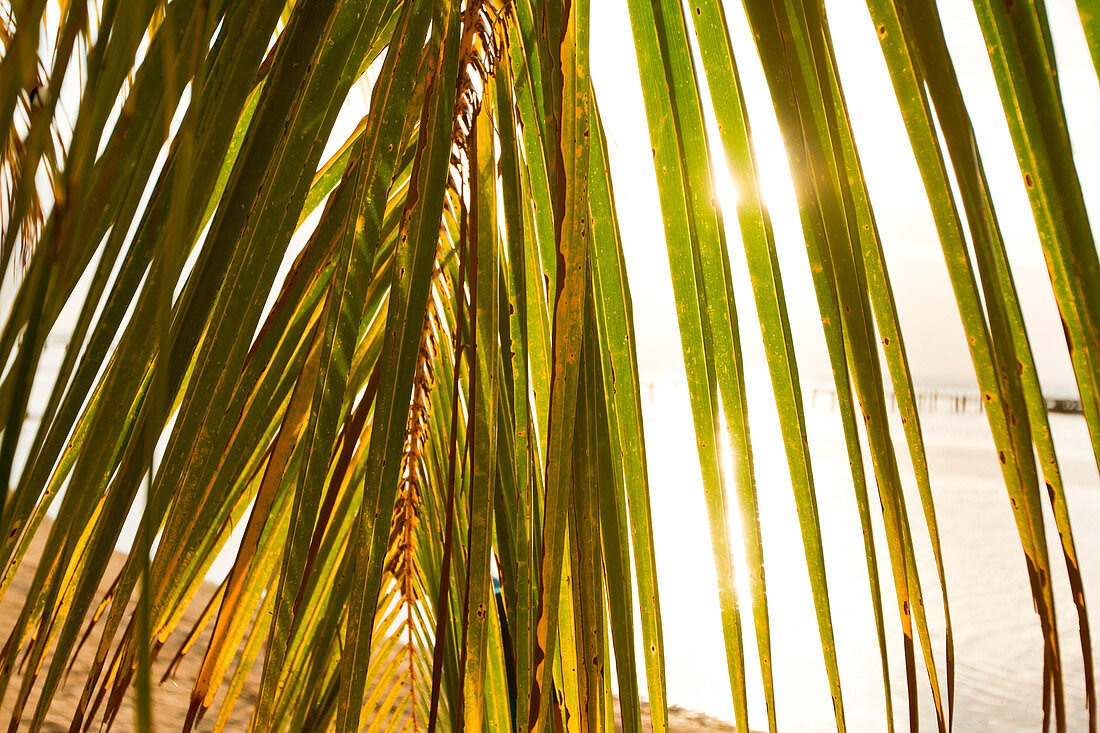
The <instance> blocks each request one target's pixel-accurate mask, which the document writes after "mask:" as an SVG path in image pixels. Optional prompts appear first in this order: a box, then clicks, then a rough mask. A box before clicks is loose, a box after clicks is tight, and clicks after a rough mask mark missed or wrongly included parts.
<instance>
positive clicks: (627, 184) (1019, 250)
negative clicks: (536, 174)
mask: <svg viewBox="0 0 1100 733" xmlns="http://www.w3.org/2000/svg"><path fill="white" fill-rule="evenodd" d="M825 5H826V9H827V12H828V17H829V22H830V25H831V29H832V32H833V36H834V39H833V40H834V47H835V48H836V52H837V56H838V65H839V67H840V72H841V78H842V83H843V85H844V93H845V96H846V98H847V101H848V105H849V109H850V112H851V118H852V124H853V126H854V128H855V134H856V139H857V145H858V146H859V150H860V155H861V159H862V163H863V166H864V170H865V174H866V177H867V180H868V184H869V187H870V189H871V196H872V200H873V204H874V206H875V214H876V217H877V221H878V225H879V228H880V230H881V235H882V238H883V246H884V248H885V250H886V255H887V259H888V264H889V267H890V273H891V277H892V281H893V288H894V294H895V297H896V299H897V302H898V307H899V309H900V313H901V319H902V328H903V332H904V336H905V338H906V340H907V348H908V353H909V358H910V362H911V367H912V369H913V373H914V378H915V379H916V381H917V386H918V389H920V388H926V389H927V388H936V387H948V388H950V387H967V388H968V387H969V386H970V385H971V384H972V383H973V376H972V371H971V365H970V356H969V352H968V350H967V348H966V343H965V340H964V337H963V332H962V328H961V326H960V325H959V317H958V311H957V309H956V306H955V304H954V300H953V297H952V295H951V290H950V285H949V281H948V278H947V271H946V268H945V266H944V264H943V255H942V252H941V250H940V246H939V242H938V239H937V237H936V233H935V228H934V225H933V222H932V217H931V213H930V210H929V208H928V203H927V199H926V198H925V195H924V188H923V185H922V183H921V180H920V176H919V173H918V171H917V168H916V164H915V162H914V161H913V158H912V154H911V152H910V150H909V141H908V138H907V136H906V133H905V130H904V127H903V124H902V120H901V115H900V112H899V111H898V109H897V106H896V104H894V103H893V102H892V100H893V96H894V95H893V89H892V86H891V83H890V78H889V74H888V71H887V68H886V64H885V62H884V60H883V58H882V55H881V52H880V50H879V46H878V41H877V38H876V36H875V32H874V28H873V26H872V24H871V20H870V16H869V15H868V13H867V9H866V6H865V4H864V3H863V2H860V1H859V0H826V2H825ZM939 5H940V11H941V13H942V17H943V24H944V26H945V28H946V29H947V42H948V45H949V47H950V51H951V55H952V58H953V60H954V62H955V65H956V71H957V73H958V75H959V79H960V84H961V86H962V88H963V93H964V96H965V98H966V100H967V103H968V107H969V110H970V114H971V117H972V119H973V124H974V127H975V130H976V133H977V137H978V143H979V147H980V149H981V153H982V156H983V160H984V163H985V166H986V173H987V177H988V178H989V181H990V186H991V188H992V193H993V197H994V201H995V204H996V207H997V211H998V215H999V216H1000V217H1001V218H1000V223H1001V228H1002V231H1003V233H1004V236H1005V239H1006V243H1007V247H1008V250H1009V256H1010V259H1011V261H1012V265H1013V271H1014V275H1015V277H1016V284H1017V288H1018V289H1019V292H1020V298H1021V301H1022V303H1023V307H1024V312H1025V318H1026V320H1027V325H1028V328H1029V335H1030V337H1031V341H1032V346H1033V349H1034V351H1035V358H1036V361H1037V363H1038V369H1039V372H1040V377H1041V379H1042V382H1043V386H1044V390H1045V391H1046V392H1048V393H1049V394H1051V395H1052V396H1054V395H1065V394H1075V393H1076V387H1075V385H1074V381H1073V374H1072V371H1071V369H1070V364H1069V359H1068V356H1067V353H1066V347H1065V341H1064V339H1063V336H1062V330H1061V328H1058V327H1057V326H1058V324H1059V321H1058V316H1057V309H1056V307H1055V304H1054V299H1053V296H1052V295H1051V288H1050V282H1049V279H1048V276H1047V272H1046V267H1045V265H1044V263H1043V259H1042V253H1041V251H1040V249H1039V242H1038V237H1037V235H1036V232H1035V226H1034V222H1033V221H1032V218H1031V210H1030V206H1029V204H1028V200H1027V196H1026V193H1025V190H1024V187H1023V183H1022V181H1021V177H1020V173H1019V168H1018V166H1017V164H1016V158H1015V155H1014V153H1013V149H1012V143H1011V139H1010V137H1009V133H1008V127H1007V125H1006V123H1005V121H1004V119H1003V116H1002V114H1001V107H1000V102H999V98H998V95H997V89H996V86H995V83H994V80H993V74H992V70H991V68H990V65H989V60H988V57H987V55H986V52H985V47H984V44H983V41H982V37H981V30H980V27H979V26H978V21H977V18H976V17H975V15H974V11H973V8H972V6H971V4H970V2H968V0H940V3H939ZM726 9H727V15H728V17H729V23H730V27H731V33H732V36H733V44H734V52H735V55H736V58H737V62H738V64H739V71H740V74H741V78H742V84H743V85H744V87H745V95H746V98H747V103H748V108H749V115H750V120H751V124H752V126H753V135H754V139H755V142H756V145H757V154H758V158H759V161H760V164H761V168H762V172H761V176H762V181H763V187H764V195H765V200H766V202H767V204H768V206H769V209H770V211H771V213H772V220H773V223H774V226H775V235H776V240H777V246H778V248H779V250H780V257H781V265H782V267H783V269H784V277H785V287H786V294H787V298H788V304H789V306H790V307H791V310H792V328H793V331H794V337H795V341H796V351H797V352H799V366H800V369H801V371H802V375H803V379H804V380H808V381H811V382H830V381H831V377H830V375H829V373H828V372H827V371H826V370H827V369H828V360H827V357H826V352H825V346H824V340H823V338H822V336H821V329H820V326H819V321H818V318H819V317H818V316H817V313H816V300H815V297H814V293H813V284H812V281H811V279H810V273H809V266H808V263H807V260H806V255H805V245H804V243H803V241H802V237H801V227H800V225H799V221H798V216H797V210H796V207H795V200H794V191H793V187H792V184H791V180H790V175H789V173H788V170H787V166H786V158H785V155H784V152H783V147H782V144H781V141H780V137H779V131H778V127H777V124H776V121H775V115H774V113H773V112H772V109H771V103H770V99H769V98H768V92H767V86H766V82H765V79H764V74H763V71H762V69H761V68H760V65H759V62H758V60H757V56H756V49H755V47H754V45H753V42H752V39H751V36H750V34H749V31H748V27H747V23H746V21H745V16H744V12H743V10H742V7H741V5H740V3H738V2H734V1H732V0H731V1H729V2H727V3H726ZM1047 9H1048V11H1049V13H1050V17H1051V23H1052V33H1053V35H1054V41H1055V47H1056V52H1057V56H1058V63H1059V73H1060V79H1061V83H1062V90H1063V98H1064V102H1065V105H1066V111H1067V116H1068V120H1069V127H1070V134H1071V138H1072V142H1073V145H1074V151H1075V153H1076V158H1077V161H1078V174H1079V176H1080V179H1081V183H1082V187H1083V188H1084V192H1085V198H1086V202H1087V205H1088V207H1089V211H1090V214H1091V222H1092V225H1093V231H1094V232H1097V231H1098V228H1097V224H1098V222H1100V166H1096V165H1085V164H1084V161H1100V135H1097V134H1096V132H1097V130H1100V85H1098V84H1097V79H1096V75H1095V72H1094V71H1093V67H1092V63H1091V60H1090V57H1089V53H1088V48H1087V46H1086V45H1085V39H1084V35H1083V33H1082V31H1081V27H1080V23H1079V21H1078V20H1077V10H1076V7H1075V6H1074V3H1073V0H1052V1H1051V2H1048V3H1047ZM591 33H592V51H591V53H592V75H593V79H594V83H595V86H596V93H597V96H598V98H599V100H600V109H601V113H602V114H603V118H604V121H605V124H606V126H607V128H608V138H609V140H610V146H611V150H610V156H611V164H612V173H613V178H614V184H615V195H616V199H617V205H618V210H619V223H620V226H621V229H622V234H623V244H624V248H625V250H626V253H627V264H628V269H629V273H630V282H631V289H632V293H633V296H634V309H635V321H636V323H637V324H638V327H639V332H638V342H639V344H640V346H639V349H640V352H639V361H640V362H641V369H642V372H643V378H645V379H658V378H664V377H673V378H675V377H678V376H680V375H682V371H683V366H682V362H681V358H680V353H679V349H678V348H669V343H670V342H673V343H678V340H679V335H678V331H677V327H676V320H675V312H674V300H673V295H672V286H671V283H670V282H669V277H668V259H667V255H666V253H665V247H664V239H663V234H662V233H663V229H662V224H661V218H660V208H659V205H658V198H657V188H656V179H655V177H654V172H653V165H652V156H651V153H650V144H649V140H648V134H647V128H646V125H645V108H644V105H643V102H642V94H641V86H640V84H639V80H638V69H637V63H636V61H635V57H634V49H633V41H632V38H631V35H630V22H629V15H628V12H627V6H626V2H625V0H601V1H600V2H594V3H592V31H591ZM723 188H725V192H724V193H723ZM731 192H732V187H731V186H729V184H728V182H726V183H725V185H723V184H721V183H720V184H719V195H720V199H722V200H723V202H724V203H725V204H726V205H727V206H731V205H732V202H733V199H732V196H731ZM727 222H730V223H731V225H732V226H731V228H730V230H729V246H730V251H731V259H732V263H731V264H732V271H733V276H734V288H735V292H736V296H737V306H738V310H739V318H740V320H741V323H742V328H741V333H742V338H743V339H744V344H743V346H744V349H745V352H746V359H747V361H748V363H749V364H750V365H752V364H757V365H759V366H760V367H763V366H764V363H765V362H764V356H763V349H762V345H761V343H760V338H759V332H758V330H757V329H756V328H755V326H754V325H753V324H754V321H755V309H754V306H753V299H752V294H751V293H752V291H751V287H750V284H749V279H748V276H747V272H746V269H745V267H744V264H743V261H744V253H743V251H742V250H741V245H740V240H739V235H738V234H737V233H736V224H735V220H734V217H732V216H730V217H727Z"/></svg>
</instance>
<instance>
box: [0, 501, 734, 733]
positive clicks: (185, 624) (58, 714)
mask: <svg viewBox="0 0 1100 733" xmlns="http://www.w3.org/2000/svg"><path fill="white" fill-rule="evenodd" d="M47 531H48V525H47V524H45V523H44V524H43V526H42V528H41V530H40V531H39V533H38V534H37V536H36V537H35V539H34V541H33V542H32V543H31V546H30V549H29V550H28V552H27V556H26V558H25V559H24V561H23V564H22V566H21V567H20V569H19V572H18V573H17V574H16V577H15V579H14V580H13V581H12V585H11V588H10V589H9V590H8V593H7V595H6V596H5V597H4V599H3V601H2V602H0V634H2V636H3V638H4V639H5V640H6V639H7V638H8V636H9V634H10V633H11V630H12V627H13V625H14V624H15V622H16V620H17V619H18V616H19V611H20V609H21V608H22V606H23V603H24V600H25V599H26V595H27V590H28V588H29V586H30V583H31V579H32V578H33V576H34V571H35V568H37V567H38V562H39V559H40V558H41V556H42V548H43V545H44V543H45V537H46V533H47ZM123 559H124V556H123V555H122V554H121V553H115V556H114V558H113V559H112V560H111V564H110V567H109V569H108V572H107V573H106V576H105V577H106V582H104V583H103V584H102V585H101V587H100V593H99V595H100V597H102V594H103V593H105V592H106V590H107V587H108V586H109V585H110V582H111V580H113V579H114V577H115V574H116V573H117V572H118V570H119V568H121V567H122V563H123ZM214 590H215V587H214V586H213V585H212V584H206V585H204V586H203V588H202V589H201V590H200V591H199V592H198V594H197V595H196V597H195V600H194V601H193V602H192V603H191V606H190V607H189V608H188V609H187V612H186V613H185V614H184V616H183V620H182V621H181V622H180V625H179V627H177V632H176V633H175V634H174V635H173V636H172V638H171V639H169V641H168V643H167V644H166V645H165V647H164V649H162V651H161V654H160V656H159V657H158V659H157V660H156V662H155V663H154V687H153V695H154V705H155V708H154V717H155V721H156V728H157V730H159V731H173V730H181V729H182V727H183V722H184V719H185V717H186V715H187V703H188V698H189V695H190V691H191V686H190V681H191V680H192V679H193V678H194V675H195V674H196V673H197V672H198V668H199V664H200V663H201V661H202V651H203V650H204V649H205V648H206V643H207V641H208V640H209V632H207V633H204V634H203V635H202V636H201V637H200V640H199V641H198V642H197V643H196V644H195V646H194V647H192V649H191V650H190V652H189V653H188V654H187V655H186V656H184V657H183V661H182V662H181V663H180V665H179V667H178V668H177V669H176V671H175V676H174V677H170V678H169V679H168V680H167V681H166V682H164V683H163V684H157V681H159V679H160V678H161V676H162V675H163V674H164V670H165V668H166V667H167V665H168V663H169V662H170V661H171V659H172V656H173V655H174V654H175V653H176V651H177V649H178V648H179V645H180V643H181V641H182V640H183V638H184V636H185V635H186V633H187V630H189V629H190V628H191V627H192V626H193V625H194V624H195V621H196V620H197V619H198V617H199V615H200V613H201V611H202V609H203V608H204V607H205V605H206V602H207V601H208V600H209V598H210V596H211V595H212V594H213V592H214ZM91 612H92V610H91V609H90V610H89V613H88V616H87V618H88V619H90V618H91ZM98 641H99V630H98V627H97V629H96V631H93V633H92V635H91V636H90V637H89V639H88V642H87V643H85V645H84V646H83V648H82V649H81V651H80V656H79V657H78V658H77V661H76V664H75V665H74V666H73V669H72V673H71V674H70V675H69V678H68V680H67V683H66V684H63V685H62V687H61V688H60V689H59V690H58V692H57V695H56V696H55V697H54V700H53V704H52V705H51V706H50V709H49V711H48V712H47V714H46V721H45V724H44V725H43V727H42V730H43V731H46V732H47V733H61V732H63V731H68V730H69V724H70V722H71V720H72V714H73V711H74V709H75V708H76V706H77V703H78V702H79V700H80V696H81V693H82V691H83V684H84V681H85V679H86V678H87V674H88V670H89V669H90V668H91V663H92V661H93V660H94V658H95V651H96V644H97V643H98ZM48 663H49V659H47V664H48ZM261 667H262V660H259V661H257V664H256V665H255V668H254V669H253V670H252V673H251V675H250V676H249V679H248V681H247V683H246V684H245V687H244V689H243V690H242V692H241V696H240V698H238V700H237V703H236V705H235V706H234V708H233V712H232V714H231V715H230V718H229V722H228V724H227V726H226V730H227V731H233V732H237V731H245V730H247V729H248V722H249V717H250V714H251V711H252V705H253V703H254V702H255V700H256V694H257V691H258V688H259V683H260V673H261ZM44 676H45V667H44V668H43V672H42V674H40V676H39V683H38V684H36V686H35V688H34V690H33V692H32V694H31V697H30V700H29V702H28V705H27V708H26V709H25V710H24V714H23V716H22V718H21V719H20V730H25V729H26V728H27V727H29V725H30V722H31V719H32V718H33V715H34V706H35V705H36V704H37V702H38V696H39V691H40V687H41V679H42V677H44ZM20 681H21V676H20V677H17V676H13V681H12V684H11V689H9V690H8V694H7V695H6V697H5V699H4V701H3V704H2V705H0V724H6V722H7V721H9V720H10V717H11V711H12V703H13V698H15V696H16V695H17V693H18V690H17V689H16V686H17V685H18V684H19V682H20ZM225 687H226V686H223V689H222V690H221V691H220V692H219V694H218V697H217V698H216V699H215V701H214V706H213V707H212V708H211V710H210V711H209V712H208V714H207V716H206V717H205V718H204V719H203V720H202V721H201V722H200V724H199V725H198V726H197V730H198V731H211V730H213V729H214V723H215V720H216V718H217V715H218V709H219V707H220V704H221V701H222V699H223V698H224V695H225ZM642 710H643V727H644V728H645V729H647V730H648V729H649V716H648V712H649V709H648V706H646V705H645V704H644V703H643V708H642ZM133 719H134V708H133V694H132V692H131V693H130V694H128V695H127V699H126V702H125V703H124V705H123V709H122V711H121V712H120V713H119V715H118V718H117V719H116V721H115V723H114V725H113V727H112V729H111V730H113V731H117V732H118V733H129V732H130V731H133V730H134V720H133ZM96 722H97V725H96V726H94V727H93V730H97V729H98V720H97V721H96ZM669 722H670V729H671V730H673V731H682V732H683V733H702V732H703V731H732V730H733V726H730V725H728V724H726V723H723V722H721V721H719V720H717V719H715V718H711V717H709V716H707V715H705V714H703V713H697V712H692V711H690V710H685V709H683V708H680V707H677V706H673V707H672V708H671V709H670V710H669Z"/></svg>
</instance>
